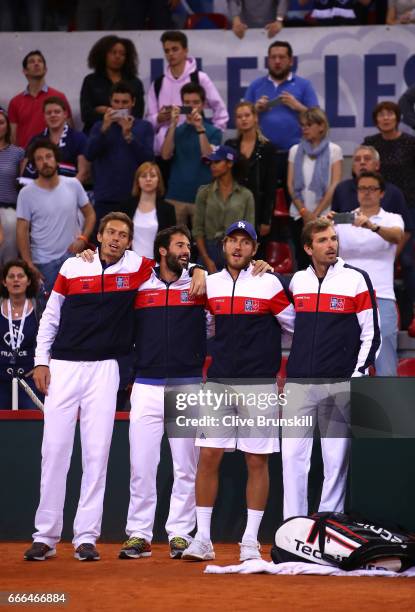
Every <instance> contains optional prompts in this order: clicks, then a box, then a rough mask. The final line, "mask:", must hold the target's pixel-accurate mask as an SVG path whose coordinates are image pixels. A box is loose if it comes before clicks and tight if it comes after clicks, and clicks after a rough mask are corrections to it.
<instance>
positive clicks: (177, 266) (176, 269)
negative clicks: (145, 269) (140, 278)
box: [166, 253, 189, 276]
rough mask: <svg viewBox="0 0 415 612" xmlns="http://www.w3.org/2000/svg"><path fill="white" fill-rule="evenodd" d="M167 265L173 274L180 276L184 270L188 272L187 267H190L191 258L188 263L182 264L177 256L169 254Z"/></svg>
mask: <svg viewBox="0 0 415 612" xmlns="http://www.w3.org/2000/svg"><path fill="white" fill-rule="evenodd" d="M166 264H167V267H168V269H169V270H170V271H171V272H173V273H174V274H177V276H180V275H181V273H182V272H183V270H184V269H186V270H187V267H188V265H189V258H187V261H186V263H182V262H181V261H180V260H179V258H178V257H177V255H172V253H167V255H166Z"/></svg>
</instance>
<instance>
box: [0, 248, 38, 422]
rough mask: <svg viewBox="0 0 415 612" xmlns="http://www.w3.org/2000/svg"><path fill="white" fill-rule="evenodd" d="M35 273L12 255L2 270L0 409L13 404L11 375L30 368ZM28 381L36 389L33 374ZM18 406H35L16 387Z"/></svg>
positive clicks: (33, 341)
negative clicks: (12, 257)
mask: <svg viewBox="0 0 415 612" xmlns="http://www.w3.org/2000/svg"><path fill="white" fill-rule="evenodd" d="M37 291H38V279H37V277H36V274H35V273H34V272H33V270H31V269H30V268H29V266H28V265H27V264H26V262H24V261H22V260H21V259H12V260H10V261H8V262H7V263H6V265H5V266H4V268H3V269H2V271H1V288H0V295H1V298H0V315H1V316H0V409H1V410H5V409H8V408H11V407H12V379H13V377H14V376H18V377H19V378H23V377H26V376H28V374H29V373H30V372H31V371H32V370H33V366H34V357H35V346H36V335H37V328H38V321H37V316H36V302H35V298H36V295H37ZM26 382H27V384H28V385H29V386H30V387H31V388H32V389H33V391H35V389H36V387H35V385H34V382H33V380H32V378H31V377H30V378H27V381H26ZM18 404H19V409H20V410H25V409H27V410H33V409H35V408H36V406H35V404H34V403H33V401H32V400H31V399H30V397H28V395H27V394H26V393H25V392H24V391H23V390H22V389H20V387H19V394H18Z"/></svg>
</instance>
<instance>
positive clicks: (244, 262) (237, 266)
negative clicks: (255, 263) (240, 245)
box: [226, 255, 252, 270]
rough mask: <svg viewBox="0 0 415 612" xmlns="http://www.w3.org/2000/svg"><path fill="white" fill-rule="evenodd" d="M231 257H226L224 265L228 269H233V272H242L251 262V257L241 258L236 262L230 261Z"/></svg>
mask: <svg viewBox="0 0 415 612" xmlns="http://www.w3.org/2000/svg"><path fill="white" fill-rule="evenodd" d="M231 258H232V255H226V264H227V266H228V268H233V269H234V270H244V269H245V268H247V267H248V266H249V264H250V263H251V260H252V256H251V255H247V256H246V257H241V258H240V259H238V260H237V261H235V260H232V259H231Z"/></svg>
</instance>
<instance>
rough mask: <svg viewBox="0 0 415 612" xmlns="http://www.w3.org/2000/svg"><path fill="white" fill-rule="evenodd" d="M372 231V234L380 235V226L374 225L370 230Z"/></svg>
mask: <svg viewBox="0 0 415 612" xmlns="http://www.w3.org/2000/svg"><path fill="white" fill-rule="evenodd" d="M370 229H371V230H372V232H375V233H376V234H378V233H379V230H380V225H376V224H375V225H374V226H373V227H371V228H370Z"/></svg>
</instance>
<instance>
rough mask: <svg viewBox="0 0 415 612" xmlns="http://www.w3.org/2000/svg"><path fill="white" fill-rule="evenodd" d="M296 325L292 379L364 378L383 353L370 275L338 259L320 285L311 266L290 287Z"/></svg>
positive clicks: (290, 364)
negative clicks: (381, 352) (379, 354)
mask: <svg viewBox="0 0 415 612" xmlns="http://www.w3.org/2000/svg"><path fill="white" fill-rule="evenodd" d="M290 291H291V293H292V296H293V300H294V306H295V312H296V319H295V328H294V337H293V341H292V346H291V352H290V356H289V358H288V363H287V376H288V377H289V378H350V377H351V376H363V375H365V374H367V372H368V368H369V366H371V365H374V362H375V357H376V354H377V352H378V351H379V349H380V330H379V321H378V310H377V305H376V298H375V292H374V290H373V287H372V283H371V280H370V278H369V275H368V274H367V272H364V271H363V270H359V269H358V268H354V267H352V266H349V265H348V264H346V263H345V262H344V261H343V260H342V259H341V258H340V257H339V258H338V259H337V262H336V263H335V264H334V265H332V266H330V268H329V269H328V270H327V274H326V276H325V277H324V278H323V279H319V278H318V277H317V275H316V273H315V271H314V268H313V267H312V266H309V267H308V268H307V269H306V270H301V271H300V272H297V273H296V274H294V276H293V278H292V279H291V283H290Z"/></svg>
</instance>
